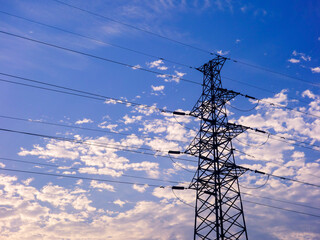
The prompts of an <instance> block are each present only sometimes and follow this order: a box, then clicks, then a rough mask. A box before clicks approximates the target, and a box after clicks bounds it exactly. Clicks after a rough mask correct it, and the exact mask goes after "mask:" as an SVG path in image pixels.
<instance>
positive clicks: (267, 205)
mask: <svg viewBox="0 0 320 240" xmlns="http://www.w3.org/2000/svg"><path fill="white" fill-rule="evenodd" d="M173 189H178V190H186V189H191V188H184V187H179V188H174V187H173V188H172V190H173ZM192 190H194V189H192ZM244 194H246V193H244ZM248 195H249V194H248ZM250 195H252V196H254V197H258V198H266V197H260V196H256V195H253V194H250ZM174 196H175V197H176V198H177V199H178V200H179V201H181V202H182V203H185V204H186V205H188V206H190V207H192V208H194V206H192V205H191V204H187V203H186V202H185V201H183V200H182V199H180V198H178V197H177V195H176V194H174ZM267 199H269V200H274V201H281V202H284V203H290V204H294V205H299V206H303V207H310V206H306V205H301V204H299V203H293V202H288V201H282V200H278V199H274V198H267ZM242 201H244V202H248V203H252V204H256V205H261V206H265V207H270V208H275V209H279V210H283V211H287V212H294V213H298V214H303V215H307V216H312V217H318V218H320V215H316V214H312V213H306V212H301V211H296V210H292V209H287V208H282V207H277V206H273V205H269V204H264V203H258V202H253V201H249V200H242ZM311 208H314V207H311ZM315 209H318V208H315Z"/></svg>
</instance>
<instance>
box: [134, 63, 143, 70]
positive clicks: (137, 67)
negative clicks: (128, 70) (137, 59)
mask: <svg viewBox="0 0 320 240" xmlns="http://www.w3.org/2000/svg"><path fill="white" fill-rule="evenodd" d="M139 68H141V66H140V65H139V64H137V65H134V66H133V67H132V69H133V70H136V69H139Z"/></svg>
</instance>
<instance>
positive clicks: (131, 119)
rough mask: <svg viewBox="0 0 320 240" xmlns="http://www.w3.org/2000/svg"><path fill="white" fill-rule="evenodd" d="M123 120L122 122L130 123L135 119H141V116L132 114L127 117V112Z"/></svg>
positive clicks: (135, 120)
mask: <svg viewBox="0 0 320 240" xmlns="http://www.w3.org/2000/svg"><path fill="white" fill-rule="evenodd" d="M123 120H124V124H132V123H135V122H137V121H141V120H142V116H132V117H129V116H128V114H126V115H125V116H124V117H123Z"/></svg>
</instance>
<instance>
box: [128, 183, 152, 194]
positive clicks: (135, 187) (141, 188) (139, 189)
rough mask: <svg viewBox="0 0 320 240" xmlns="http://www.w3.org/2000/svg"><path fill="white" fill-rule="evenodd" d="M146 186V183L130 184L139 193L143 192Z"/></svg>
mask: <svg viewBox="0 0 320 240" xmlns="http://www.w3.org/2000/svg"><path fill="white" fill-rule="evenodd" d="M148 187H149V185H148V184H145V185H143V186H141V185H137V184H133V185H132V188H133V189H134V190H136V191H138V192H140V193H143V192H145V191H146V189H147V188H148Z"/></svg>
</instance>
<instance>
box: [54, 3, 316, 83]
mask: <svg viewBox="0 0 320 240" xmlns="http://www.w3.org/2000/svg"><path fill="white" fill-rule="evenodd" d="M53 1H55V2H57V3H60V4H63V5H65V6H68V7H70V8H73V9H77V10H79V11H82V12H85V13H88V14H90V15H93V16H96V17H100V18H103V19H106V20H108V21H111V22H115V23H118V24H121V25H123V26H126V27H130V28H132V29H135V30H138V31H141V32H144V33H148V34H150V35H153V36H156V37H159V38H163V39H166V40H168V41H171V42H174V43H177V44H180V45H183V46H186V47H189V48H192V49H195V50H198V51H200V52H204V53H207V54H210V55H214V54H215V53H213V52H211V51H208V50H206V49H203V48H200V47H197V46H194V45H190V44H186V43H183V42H181V41H178V40H175V39H172V38H169V37H165V36H163V35H161V34H157V33H154V32H151V31H148V30H145V29H142V28H139V27H136V26H134V25H131V24H128V23H124V22H121V21H119V20H116V19H113V18H111V17H107V16H104V15H101V14H98V13H95V12H91V11H89V10H86V9H83V8H80V7H77V6H75V5H71V4H68V3H65V2H62V1H59V0H53ZM216 55H217V54H216ZM227 59H230V60H232V61H233V62H234V63H239V64H242V65H245V66H248V67H251V68H255V69H259V70H262V71H265V72H269V73H272V74H275V75H279V76H283V77H286V78H289V79H293V80H296V81H300V82H304V83H308V84H311V85H313V86H317V87H319V86H320V85H319V84H316V83H313V82H311V81H307V80H305V79H302V78H298V77H294V76H291V75H288V74H285V73H281V72H278V71H275V70H272V69H269V68H266V67H262V66H258V65H255V64H251V63H248V62H244V61H241V60H238V59H235V58H227Z"/></svg>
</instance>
